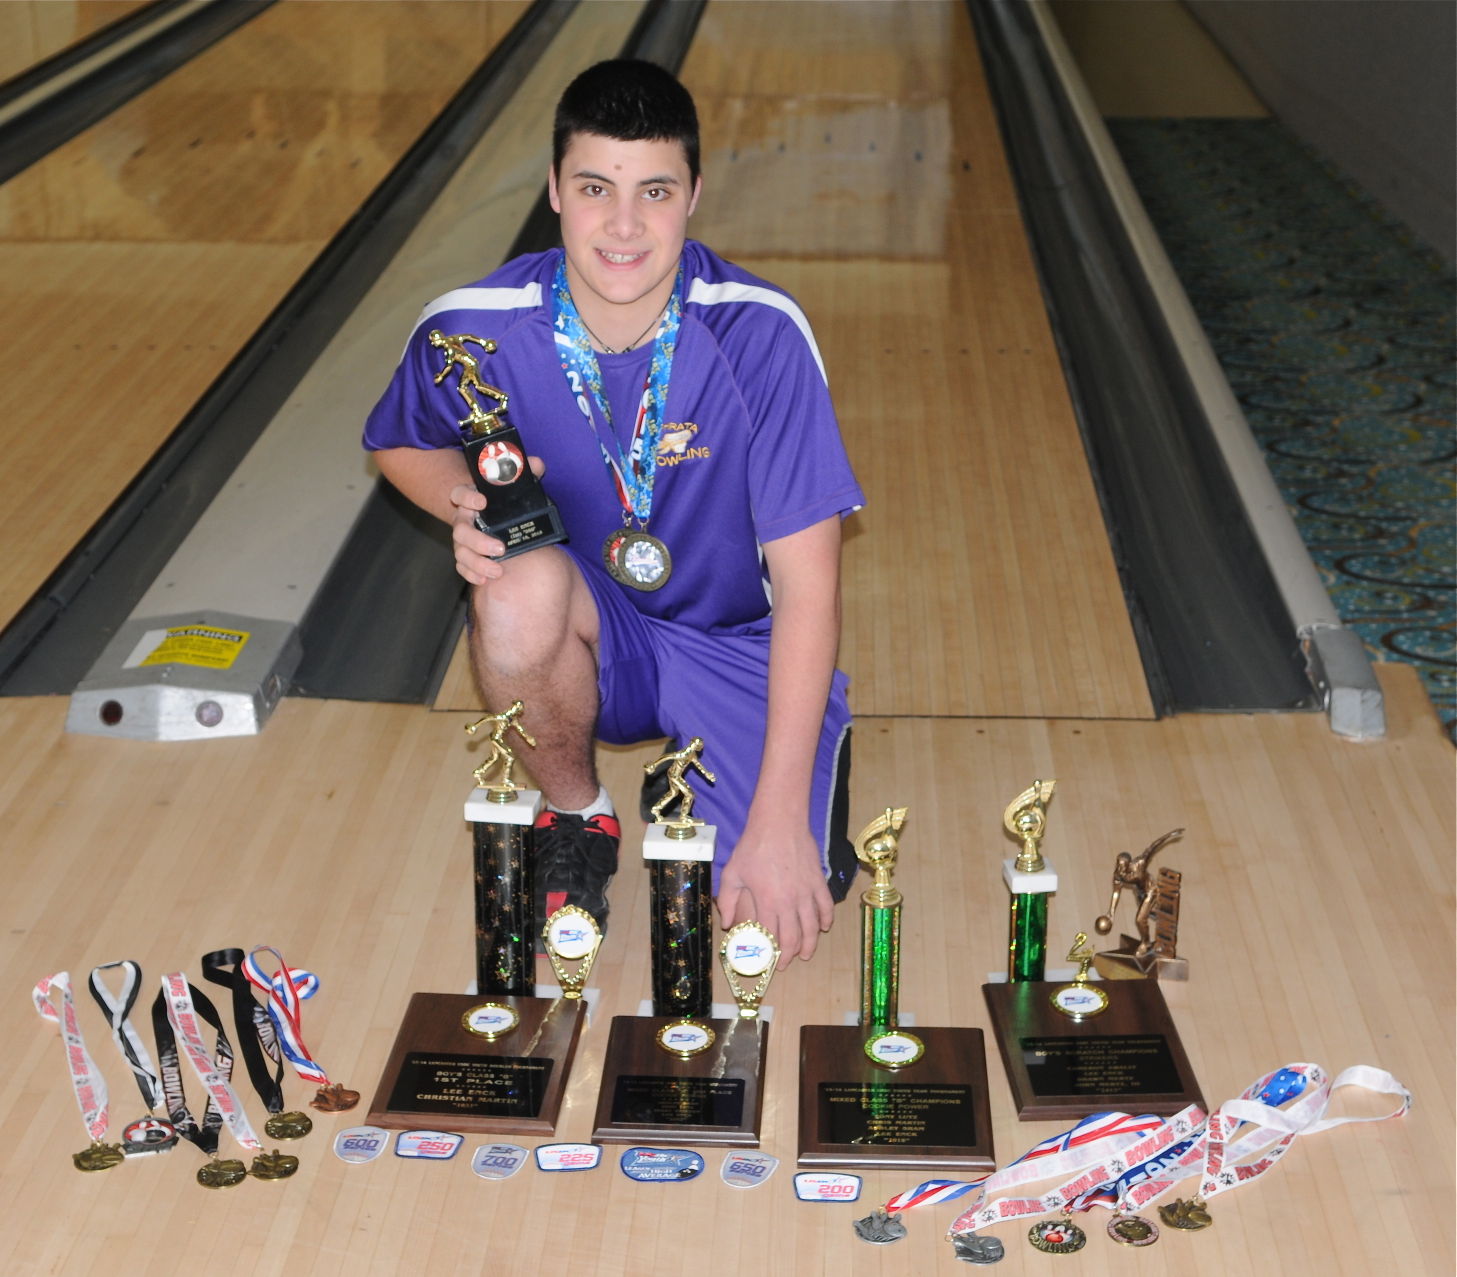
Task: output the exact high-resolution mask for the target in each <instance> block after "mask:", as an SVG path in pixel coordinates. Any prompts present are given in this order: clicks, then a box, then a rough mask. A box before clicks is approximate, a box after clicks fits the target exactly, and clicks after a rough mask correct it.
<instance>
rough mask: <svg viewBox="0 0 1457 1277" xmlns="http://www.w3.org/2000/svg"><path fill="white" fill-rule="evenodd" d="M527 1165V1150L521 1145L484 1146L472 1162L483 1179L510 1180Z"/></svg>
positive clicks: (472, 1168)
mask: <svg viewBox="0 0 1457 1277" xmlns="http://www.w3.org/2000/svg"><path fill="white" fill-rule="evenodd" d="M525 1165H526V1150H525V1149H524V1148H522V1147H521V1146H520V1145H519V1144H482V1145H481V1146H480V1148H478V1149H476V1151H475V1153H474V1155H473V1156H472V1157H471V1162H470V1168H471V1170H473V1171H474V1172H475V1173H476V1174H477V1175H479V1176H480V1177H481V1178H482V1179H509V1178H510V1177H511V1176H512V1175H514V1174H516V1172H517V1171H519V1170H520V1169H521V1168H522V1167H523V1166H525Z"/></svg>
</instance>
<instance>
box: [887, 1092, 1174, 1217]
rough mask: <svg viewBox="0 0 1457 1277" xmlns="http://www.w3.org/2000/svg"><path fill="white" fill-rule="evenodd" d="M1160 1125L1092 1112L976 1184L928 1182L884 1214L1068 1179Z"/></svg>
mask: <svg viewBox="0 0 1457 1277" xmlns="http://www.w3.org/2000/svg"><path fill="white" fill-rule="evenodd" d="M1201 1116H1202V1114H1201ZM1164 1125H1165V1122H1164V1119H1163V1118H1160V1117H1152V1116H1149V1115H1148V1114H1143V1115H1141V1116H1138V1117H1130V1116H1129V1115H1128V1114H1127V1113H1094V1114H1093V1115H1092V1116H1091V1117H1085V1118H1083V1120H1082V1121H1080V1122H1079V1123H1078V1124H1077V1125H1076V1126H1074V1127H1071V1128H1069V1129H1068V1130H1066V1131H1063V1132H1061V1133H1060V1134H1058V1135H1052V1136H1049V1137H1048V1138H1047V1139H1045V1140H1043V1141H1042V1142H1041V1143H1040V1144H1037V1145H1035V1146H1034V1147H1033V1148H1030V1149H1028V1150H1027V1152H1025V1153H1023V1154H1022V1156H1021V1157H1019V1158H1018V1159H1017V1160H1016V1161H1015V1162H1011V1163H1009V1164H1008V1165H1006V1166H1004V1167H1002V1169H1001V1170H999V1171H993V1172H991V1173H990V1174H987V1175H983V1176H982V1177H981V1178H980V1179H974V1180H955V1179H929V1180H927V1181H926V1182H925V1183H923V1184H917V1185H916V1187H915V1188H911V1189H907V1190H906V1191H905V1192H903V1193H897V1194H896V1195H895V1196H894V1197H892V1198H891V1199H890V1200H889V1201H888V1202H886V1204H885V1209H886V1212H887V1213H888V1214H895V1213H896V1212H897V1211H903V1210H910V1209H911V1208H912V1207H914V1206H934V1205H937V1204H939V1203H941V1202H950V1201H955V1200H956V1199H957V1198H959V1197H964V1196H966V1194H967V1193H970V1192H974V1191H975V1190H977V1189H981V1190H982V1194H983V1196H985V1194H986V1193H988V1192H993V1191H996V1190H997V1189H999V1188H1007V1187H1011V1186H1012V1185H1013V1184H1018V1183H1026V1182H1028V1181H1030V1180H1036V1179H1048V1178H1050V1177H1051V1176H1053V1175H1060V1174H1066V1173H1067V1172H1068V1171H1070V1170H1073V1169H1075V1168H1079V1167H1081V1166H1083V1165H1086V1164H1087V1163H1088V1162H1089V1161H1094V1160H1097V1159H1099V1158H1100V1157H1103V1156H1105V1155H1107V1154H1109V1153H1111V1152H1112V1151H1114V1150H1116V1149H1119V1148H1122V1147H1124V1146H1126V1145H1127V1144H1129V1143H1131V1142H1133V1141H1134V1140H1137V1139H1139V1138H1140V1136H1142V1135H1143V1134H1144V1133H1145V1132H1147V1131H1149V1130H1152V1129H1155V1128H1159V1127H1162V1126H1164ZM978 1200H980V1199H978ZM1039 1213H1040V1212H1039Z"/></svg>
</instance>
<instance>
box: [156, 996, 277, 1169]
mask: <svg viewBox="0 0 1457 1277" xmlns="http://www.w3.org/2000/svg"><path fill="white" fill-rule="evenodd" d="M162 993H163V995H164V996H165V997H166V999H167V1018H168V1020H170V1021H171V1023H172V1027H173V1029H174V1030H176V1033H177V1039H178V1041H179V1042H181V1043H182V1050H183V1053H184V1054H185V1055H186V1056H187V1059H188V1061H189V1062H190V1063H191V1064H192V1068H193V1071H194V1072H195V1073H196V1074H197V1077H198V1081H200V1082H201V1083H202V1085H203V1089H204V1090H206V1091H207V1093H208V1096H209V1098H210V1099H211V1100H212V1102H213V1107H214V1108H216V1109H217V1111H218V1112H219V1113H220V1114H221V1115H222V1119H223V1121H224V1122H225V1123H227V1127H228V1130H229V1131H230V1132H232V1136H233V1138H234V1139H235V1140H237V1141H238V1143H239V1144H241V1145H242V1146H243V1147H244V1148H252V1149H261V1148H262V1147H263V1144H262V1142H261V1141H260V1140H259V1138H258V1136H257V1135H256V1134H254V1131H253V1124H252V1123H251V1122H249V1120H248V1114H247V1112H246V1111H245V1110H244V1108H243V1104H242V1101H240V1100H239V1099H238V1093H237V1092H236V1091H235V1090H233V1087H232V1084H231V1083H230V1082H229V1080H228V1077H227V1074H226V1073H224V1072H222V1071H221V1070H219V1069H218V1068H217V1066H216V1065H215V1063H214V1061H213V1059H212V1057H211V1056H209V1055H208V1053H207V1047H206V1046H205V1045H204V1043H203V1038H202V1029H201V1026H200V1025H199V1023H198V1017H197V1012H196V1011H195V1010H194V1009H193V1005H192V992H191V990H190V989H189V988H188V984H187V977H186V976H185V975H184V974H183V973H182V972H181V971H174V972H172V973H171V974H170V975H164V976H163V977H162Z"/></svg>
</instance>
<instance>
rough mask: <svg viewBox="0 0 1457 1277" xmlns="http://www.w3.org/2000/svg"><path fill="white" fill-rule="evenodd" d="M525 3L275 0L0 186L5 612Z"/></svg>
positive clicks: (0, 532) (38, 579)
mask: <svg viewBox="0 0 1457 1277" xmlns="http://www.w3.org/2000/svg"><path fill="white" fill-rule="evenodd" d="M525 7H526V6H525V4H524V3H516V2H515V0H503V2H502V3H493V4H488V5H460V4H453V3H436V2H435V0H420V2H415V0H410V2H401V0H375V2H371V3H363V2H356V0H336V2H334V3H330V4H306V3H285V4H280V5H276V6H274V7H272V8H270V9H269V10H268V11H266V12H265V13H263V14H262V15H261V16H259V17H258V18H257V19H255V20H254V21H252V22H250V23H248V24H246V25H245V26H244V27H242V28H240V29H239V30H238V31H237V32H236V33H235V34H233V35H232V36H230V37H229V38H228V39H226V40H224V41H222V42H221V43H219V44H218V45H216V46H214V47H213V48H211V49H209V50H208V51H207V52H205V53H204V54H202V55H200V56H199V57H197V58H196V59H194V60H193V61H192V62H191V63H189V64H188V65H187V66H186V67H184V68H183V69H182V70H180V71H178V72H176V73H175V74H173V75H171V76H169V77H167V78H166V79H165V80H163V81H161V82H160V83H159V84H157V85H155V86H154V87H153V88H152V89H151V90H149V91H148V92H146V93H144V94H142V95H140V96H139V97H137V98H135V99H134V100H133V101H131V102H129V103H128V104H127V105H126V106H125V107H123V108H121V109H120V110H118V111H117V112H115V113H114V114H113V115H112V116H110V117H109V118H108V119H107V120H105V121H104V122H103V123H101V124H99V125H97V126H96V127H94V128H92V129H90V130H88V131H87V132H86V133H84V134H82V135H80V136H78V137H76V138H75V139H73V140H72V141H71V142H69V143H67V144H66V145H65V146H63V147H61V148H59V149H58V150H57V151H55V152H54V153H52V154H51V155H50V156H48V157H47V158H46V159H45V160H43V161H41V162H40V163H38V164H36V165H34V166H32V167H31V168H30V169H28V170H26V171H25V172H23V173H21V174H19V175H18V176H17V177H15V178H14V179H12V180H11V181H10V182H8V183H6V184H5V185H4V186H3V187H0V275H3V277H4V278H5V280H6V282H7V289H6V301H7V305H6V307H5V311H4V314H3V315H0V378H3V383H4V384H5V386H6V387H7V391H8V400H9V403H10V404H11V405H12V407H11V411H10V412H9V413H8V414H7V415H6V417H5V420H4V421H3V422H0V455H3V456H4V457H5V460H6V464H5V466H4V467H3V470H0V543H3V544H4V545H6V546H7V550H8V553H7V556H6V558H5V561H4V562H3V563H0V625H3V624H5V623H8V621H9V620H10V619H11V618H12V617H13V616H14V615H15V612H16V611H17V609H18V608H20V607H21V606H22V605H23V604H24V603H25V602H26V600H27V599H28V598H29V597H30V596H31V594H32V593H33V592H34V591H35V590H36V589H37V588H38V587H39V586H40V585H41V583H42V582H44V580H45V579H46V577H47V576H48V575H49V573H50V572H51V571H52V570H53V569H54V568H55V567H56V565H57V564H58V563H59V562H60V560H61V559H62V558H63V557H64V556H65V555H66V554H67V553H68V552H69V551H70V550H71V549H72V548H73V547H74V546H75V545H76V543H77V542H78V541H79V540H80V538H81V537H82V536H83V535H84V534H85V532H86V530H87V528H88V527H89V526H90V525H91V523H92V522H93V521H94V520H95V518H96V517H97V515H98V514H99V513H100V512H101V511H103V510H104V509H105V508H106V507H107V506H108V505H109V504H110V503H111V502H112V501H113V500H115V499H116V497H117V496H118V494H120V493H121V492H122V491H123V490H124V489H125V487H126V485H127V484H128V483H129V482H130V481H131V479H132V478H133V477H134V476H135V475H136V473H137V472H138V470H139V469H140V468H141V467H142V466H144V465H145V464H146V462H147V460H148V458H149V457H150V456H151V455H152V453H153V452H154V451H155V449H156V448H157V446H158V445H159V444H160V443H161V442H162V441H163V440H165V439H166V437H167V436H168V434H169V433H170V432H171V431H172V430H173V429H174V428H175V426H176V425H177V423H178V421H179V420H180V419H181V418H182V416H183V415H184V414H185V413H186V411H187V410H188V408H189V407H190V406H191V405H192V404H193V403H194V402H195V401H196V399H197V397H198V396H199V395H200V394H201V393H202V392H203V391H204V390H205V389H206V388H207V386H208V385H209V384H210V383H211V382H212V381H213V380H214V379H215V378H216V377H217V375H218V374H219V373H220V372H221V371H222V370H223V369H224V368H225V367H226V365H227V363H228V362H229V360H230V359H231V358H232V357H233V356H234V354H235V353H236V352H237V350H238V348H239V347H240V346H241V345H242V344H243V342H245V341H246V340H247V338H248V337H249V335H250V334H251V333H252V332H253V331H254V330H255V329H256V327H257V326H258V324H259V323H260V322H261V321H262V320H263V319H264V318H265V317H266V316H267V315H268V313H269V312H270V311H271V310H272V309H273V308H274V306H276V305H277V303H278V301H279V300H280V298H281V297H282V296H283V295H284V294H285V293H286V292H287V290H288V289H289V288H290V287H291V286H292V285H293V284H294V282H295V281H296V280H297V279H298V277H299V275H300V274H301V272H302V271H303V270H304V269H305V268H306V267H307V266H308V264H309V263H310V262H311V261H312V260H313V258H314V257H315V255H316V254H317V253H318V252H319V250H320V249H321V248H322V247H323V246H324V245H325V244H326V243H327V242H328V240H329V239H330V238H331V237H332V236H333V235H334V233H335V232H336V231H337V230H338V229H339V228H340V226H342V225H343V224H344V222H345V221H346V220H347V219H348V218H349V217H350V215H351V214H352V213H353V212H354V210H355V209H356V208H357V207H358V205H359V203H360V201H361V200H362V199H363V198H364V197H365V196H366V195H367V194H368V193H369V191H370V190H371V189H373V187H374V186H375V185H376V184H377V183H378V182H379V180H380V179H381V178H382V177H383V176H384V175H385V173H386V172H388V170H389V169H390V167H391V166H392V165H393V164H394V163H395V162H396V161H397V160H398V158H399V157H400V155H401V154H402V153H403V152H404V150H405V149H406V148H407V147H408V146H409V145H410V143H411V142H412V141H413V140H414V139H415V138H416V137H417V136H418V135H419V133H420V132H421V131H422V130H423V129H424V128H425V126H426V125H427V124H428V123H429V121H430V120H431V119H432V118H433V117H434V116H435V115H436V113H438V111H439V110H440V109H441V107H442V106H443V105H444V104H445V102H446V101H448V99H449V98H450V96H451V95H452V94H453V93H454V92H455V90H456V89H457V88H458V87H459V86H460V84H461V83H462V82H463V81H464V79H465V78H466V77H467V76H468V75H469V74H470V73H471V72H472V71H474V70H475V68H476V67H477V66H478V65H479V64H480V62H481V61H482V59H483V58H485V57H486V56H487V54H489V52H490V51H491V49H492V48H494V47H495V45H496V44H497V42H498V41H499V40H500V39H501V38H502V36H503V35H504V34H505V33H506V32H507V31H508V30H509V29H510V27H511V25H512V24H513V23H514V22H515V21H516V19H517V18H518V17H519V16H520V14H521V13H522V12H523V11H524V9H525Z"/></svg>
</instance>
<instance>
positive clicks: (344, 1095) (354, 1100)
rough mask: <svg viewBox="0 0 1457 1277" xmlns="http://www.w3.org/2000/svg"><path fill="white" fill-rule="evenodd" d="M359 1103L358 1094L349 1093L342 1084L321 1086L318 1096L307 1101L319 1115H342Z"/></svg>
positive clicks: (354, 1092)
mask: <svg viewBox="0 0 1457 1277" xmlns="http://www.w3.org/2000/svg"><path fill="white" fill-rule="evenodd" d="M358 1103H359V1092H358V1091H351V1090H350V1089H349V1088H348V1087H347V1086H345V1085H344V1084H343V1083H342V1082H330V1083H329V1085H328V1086H321V1087H320V1088H319V1091H318V1094H317V1095H315V1096H314V1098H313V1099H311V1100H310V1101H309V1107H310V1108H311V1109H318V1111H319V1112H320V1113H344V1112H347V1111H348V1110H349V1109H352V1108H353V1107H354V1106H355V1105H356V1104H358Z"/></svg>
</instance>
